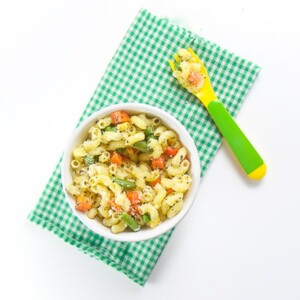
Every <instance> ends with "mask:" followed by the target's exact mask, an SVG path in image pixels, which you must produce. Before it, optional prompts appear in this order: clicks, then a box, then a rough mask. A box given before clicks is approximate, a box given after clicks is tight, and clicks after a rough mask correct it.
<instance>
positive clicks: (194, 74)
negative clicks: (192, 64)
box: [188, 71, 201, 85]
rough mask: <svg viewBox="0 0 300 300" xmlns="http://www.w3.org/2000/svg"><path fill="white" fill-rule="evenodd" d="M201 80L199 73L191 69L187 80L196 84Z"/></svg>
mask: <svg viewBox="0 0 300 300" xmlns="http://www.w3.org/2000/svg"><path fill="white" fill-rule="evenodd" d="M200 80H201V75H200V73H199V72H195V71H191V73H190V74H189V76H188V81H189V83H190V84H191V85H197V84H198V83H199V82H200Z"/></svg>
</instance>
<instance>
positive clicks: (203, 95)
mask: <svg viewBox="0 0 300 300" xmlns="http://www.w3.org/2000/svg"><path fill="white" fill-rule="evenodd" d="M187 51H189V52H190V53H191V55H192V56H193V58H194V59H195V60H196V62H199V63H200V64H201V73H202V74H203V75H204V78H205V80H204V84H203V86H202V88H201V89H200V91H198V92H197V93H193V94H194V95H195V96H196V97H197V98H198V99H199V100H200V101H201V102H202V103H203V104H204V106H205V107H207V106H208V104H209V103H210V102H211V101H213V100H216V99H217V96H216V95H215V93H214V90H213V87H212V85H211V83H210V80H209V76H208V73H207V70H206V68H205V65H204V63H203V62H202V61H201V59H200V58H199V57H198V55H197V54H196V53H195V52H194V51H193V50H192V49H191V48H187ZM174 60H175V61H176V62H178V63H179V62H180V58H179V56H178V54H177V53H176V54H174ZM169 64H170V67H171V69H172V70H173V71H175V70H176V67H175V63H174V61H173V60H170V61H169ZM183 87H184V88H186V86H183Z"/></svg>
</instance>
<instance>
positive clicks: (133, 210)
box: [129, 204, 140, 216]
mask: <svg viewBox="0 0 300 300" xmlns="http://www.w3.org/2000/svg"><path fill="white" fill-rule="evenodd" d="M129 214H130V215H132V216H136V215H139V214H140V212H139V206H138V204H136V205H131V207H130V210H129Z"/></svg>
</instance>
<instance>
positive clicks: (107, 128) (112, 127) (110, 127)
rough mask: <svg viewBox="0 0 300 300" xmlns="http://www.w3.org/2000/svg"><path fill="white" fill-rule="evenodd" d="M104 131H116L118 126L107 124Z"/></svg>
mask: <svg viewBox="0 0 300 300" xmlns="http://www.w3.org/2000/svg"><path fill="white" fill-rule="evenodd" d="M104 131H113V132H116V131H117V128H116V127H115V126H107V127H105V128H104Z"/></svg>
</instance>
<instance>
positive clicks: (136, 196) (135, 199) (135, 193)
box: [126, 191, 140, 204]
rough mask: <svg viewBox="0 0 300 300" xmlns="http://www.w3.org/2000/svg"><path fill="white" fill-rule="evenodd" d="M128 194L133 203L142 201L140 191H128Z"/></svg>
mask: <svg viewBox="0 0 300 300" xmlns="http://www.w3.org/2000/svg"><path fill="white" fill-rule="evenodd" d="M126 196H127V198H128V199H129V200H130V202H131V204H136V203H138V202H140V199H139V192H138V191H128V192H127V193H126Z"/></svg>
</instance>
